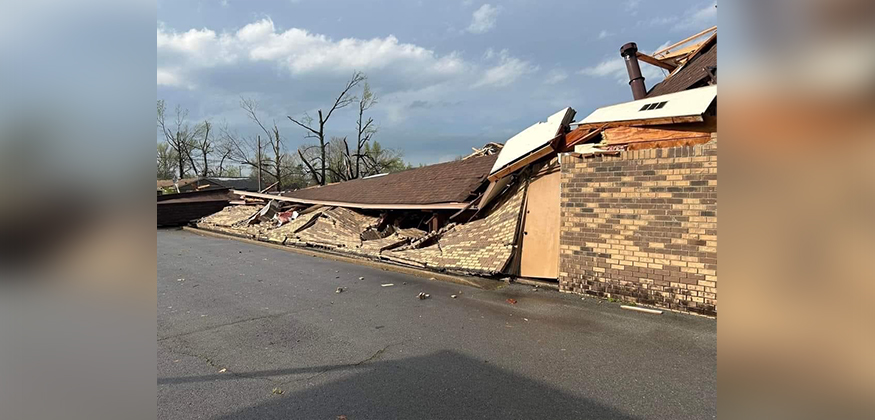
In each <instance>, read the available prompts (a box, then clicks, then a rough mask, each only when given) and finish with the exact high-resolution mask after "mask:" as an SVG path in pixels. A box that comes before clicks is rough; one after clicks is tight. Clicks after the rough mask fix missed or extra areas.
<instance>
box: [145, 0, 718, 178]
mask: <svg viewBox="0 0 875 420" xmlns="http://www.w3.org/2000/svg"><path fill="white" fill-rule="evenodd" d="M714 5H715V1H714V0H704V1H703V0H669V1H661V2H655V1H643V0H628V1H617V2H604V1H567V0H564V1H556V0H508V1H497V0H488V1H477V0H445V1H413V0H370V1H364V0H359V1H356V0H338V1H328V0H320V1H316V0H282V1H281V0H276V1H260V0H176V1H165V0H159V1H158V9H157V96H158V99H163V100H165V101H166V103H167V105H168V109H173V108H174V107H176V106H177V105H180V106H182V107H183V108H186V109H188V110H189V118H190V120H191V121H201V120H205V119H209V120H211V121H212V122H213V123H214V124H218V125H222V124H227V125H228V127H229V128H230V129H232V130H235V131H237V132H238V133H240V134H242V135H249V134H252V135H254V134H255V133H256V130H257V127H255V126H254V125H253V124H252V123H251V122H250V121H249V120H248V119H247V118H246V115H245V114H244V113H243V111H242V110H241V109H240V107H239V103H240V99H241V97H244V98H251V99H255V100H256V101H257V102H258V103H259V111H260V112H261V115H262V117H263V119H264V120H266V121H276V123H277V125H278V126H279V128H280V130H281V134H282V136H283V138H284V140H285V144H286V147H287V148H288V149H289V151H291V152H293V151H294V150H295V149H297V147H298V146H301V145H303V144H305V143H307V142H308V140H306V139H304V135H305V132H304V130H303V129H301V128H299V127H296V126H295V125H294V124H293V123H292V122H291V121H289V120H288V118H287V116H292V117H300V116H302V115H303V114H304V113H306V112H308V113H310V114H311V115H313V114H315V111H316V110H318V109H320V108H321V109H325V110H327V108H329V107H330V106H331V103H332V102H333V100H334V97H335V96H336V95H337V94H338V93H339V92H340V90H341V89H342V87H343V85H344V84H345V82H346V80H348V79H349V78H350V76H351V75H352V74H353V72H355V71H362V72H364V73H365V74H366V75H367V76H368V80H369V83H370V85H371V88H372V90H373V91H374V92H375V93H376V95H377V97H378V103H377V104H376V105H375V106H374V107H373V108H372V110H371V114H370V115H371V116H372V117H373V118H374V120H375V121H376V123H377V126H378V127H379V132H378V133H377V135H376V136H375V137H374V139H375V140H377V141H379V142H380V144H382V145H383V146H384V147H391V148H395V149H399V150H401V151H403V152H404V157H405V160H407V161H409V162H411V163H413V164H420V163H423V164H431V163H438V162H444V161H448V160H452V159H453V158H455V157H457V156H460V155H465V154H468V153H470V152H471V148H472V147H480V146H482V145H484V144H485V143H487V142H490V141H497V142H504V141H506V140H507V139H509V138H510V137H512V136H513V135H514V134H516V133H518V132H519V131H522V130H523V129H525V128H526V127H528V126H530V125H532V124H534V123H536V122H538V121H543V120H545V119H546V118H547V117H548V116H549V115H551V114H553V113H555V112H556V111H559V110H561V109H563V108H565V107H571V108H573V109H575V110H576V111H577V119H582V118H583V117H585V116H586V115H587V114H589V113H590V112H592V111H593V110H595V109H596V108H598V107H601V106H605V105H611V104H615V103H619V102H625V101H629V100H631V99H632V97H631V91H630V89H629V86H628V76H627V75H626V70H625V67H624V64H623V60H622V58H621V57H620V54H619V49H620V46H621V45H623V44H624V43H626V42H636V43H638V47H639V50H641V51H643V52H653V51H655V50H657V49H659V48H661V47H663V46H667V45H670V44H671V43H673V42H677V41H679V40H681V39H684V38H686V37H687V36H689V35H692V34H694V33H696V32H699V31H701V30H703V29H706V28H708V27H710V26H713V25H716V22H717V10H716V8H715V7H714ZM641 66H642V70H643V72H644V75H645V77H646V81H645V83H646V84H647V87H648V88H649V87H651V86H653V85H654V84H655V83H657V82H658V81H659V80H661V79H662V78H663V77H664V74H663V71H662V70H660V69H657V68H655V67H653V66H649V65H647V64H644V63H642V64H641ZM354 121H355V111H354V107H349V108H346V109H344V110H341V111H338V112H337V113H336V114H335V115H334V116H332V118H331V120H330V121H329V123H328V125H327V131H328V135H329V136H350V138H352V137H354V135H355V123H354ZM159 140H160V138H159Z"/></svg>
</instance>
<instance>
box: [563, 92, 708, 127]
mask: <svg viewBox="0 0 875 420" xmlns="http://www.w3.org/2000/svg"><path fill="white" fill-rule="evenodd" d="M715 98H717V85H713V86H706V87H701V88H697V89H690V90H685V91H682V92H675V93H669V94H667V95H660V96H654V97H650V98H645V99H639V100H637V101H632V102H624V103H621V104H617V105H611V106H606V107H603V108H599V109H597V110H595V111H594V112H593V113H592V114H589V116H587V117H586V118H584V119H583V120H582V121H580V122H579V123H575V124H578V125H579V124H592V123H594V124H599V123H609V122H618V121H629V120H643V119H650V118H671V117H688V116H694V115H702V114H704V113H705V111H706V110H707V109H708V107H709V106H710V105H711V102H714V99H715ZM660 102H665V105H664V106H663V107H662V108H660V109H652V110H647V111H641V107H643V106H644V105H647V104H653V103H660Z"/></svg>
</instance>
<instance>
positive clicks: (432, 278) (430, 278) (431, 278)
mask: <svg viewBox="0 0 875 420" xmlns="http://www.w3.org/2000/svg"><path fill="white" fill-rule="evenodd" d="M428 279H429V280H437V279H436V278H434V277H429V278H428Z"/></svg>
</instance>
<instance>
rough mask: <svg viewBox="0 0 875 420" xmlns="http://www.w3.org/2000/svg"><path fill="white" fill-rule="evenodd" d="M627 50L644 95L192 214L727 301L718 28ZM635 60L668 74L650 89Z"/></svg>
mask: <svg viewBox="0 0 875 420" xmlns="http://www.w3.org/2000/svg"><path fill="white" fill-rule="evenodd" d="M702 38H705V39H704V40H701V39H702ZM697 40H698V41H697ZM621 55H622V56H623V58H624V59H625V60H626V63H627V69H628V71H629V77H630V86H631V88H632V92H633V98H634V100H633V101H630V102H626V103H621V104H616V105H612V106H608V107H603V108H599V109H597V110H595V111H594V112H592V113H591V114H589V115H587V116H586V117H585V118H582V119H580V120H579V121H575V120H574V117H575V111H574V110H573V109H571V108H565V109H563V110H560V111H558V112H556V113H554V114H553V115H551V116H550V117H548V118H547V119H546V121H542V122H538V123H536V124H534V125H532V126H530V127H529V128H527V129H525V130H524V131H522V132H520V133H519V134H517V135H515V136H514V137H512V138H510V139H509V140H508V141H507V142H506V143H505V144H504V145H499V144H495V143H492V144H488V145H486V146H485V147H483V148H482V149H477V150H475V152H474V153H473V154H472V155H470V156H468V157H466V158H463V159H461V160H457V161H453V162H447V163H440V164H436V165H430V166H425V167H421V168H415V169H409V170H406V171H402V172H397V173H390V174H381V175H376V176H371V177H367V178H363V179H356V180H351V181H346V182H342V183H336V184H330V185H325V186H319V187H311V188H306V189H301V190H297V191H291V192H286V193H283V194H263V193H254V192H246V191H237V190H234V191H232V192H233V194H234V195H235V196H236V197H239V198H238V199H236V200H234V201H231V204H233V205H230V206H228V207H225V208H224V209H222V210H221V211H219V212H217V213H214V214H212V215H209V216H207V217H204V218H202V219H200V220H198V221H197V222H196V225H197V227H198V228H201V229H206V230H211V231H217V232H222V233H226V234H231V235H236V236H243V237H247V238H252V239H257V240H261V241H267V242H272V243H276V244H282V245H287V246H301V247H316V248H321V249H324V250H327V251H331V252H341V253H346V254H352V255H356V256H359V257H363V258H371V259H379V260H384V261H389V262H392V263H396V264H403V265H406V266H413V267H418V268H422V269H427V270H435V271H441V272H449V273H459V274H467V275H481V276H498V277H511V278H529V279H540V280H546V281H551V282H556V283H558V288H559V289H560V290H561V291H563V292H569V293H579V294H590V295H597V296H603V297H614V298H620V299H623V300H628V301H633V302H637V303H642V304H652V305H657V306H661V307H666V308H670V309H676V310H682V311H690V312H697V313H702V314H708V315H716V308H717V285H716V283H717V273H716V271H717V250H716V248H717V244H716V243H717V216H716V210H717V109H716V108H717V86H716V28H711V29H709V30H707V31H703V32H701V33H699V34H697V35H696V36H694V37H690V38H688V39H686V40H684V41H682V42H680V43H678V44H675V45H672V46H670V47H668V48H666V49H663V50H662V51H658V52H657V53H654V54H652V55H647V54H643V53H640V52H638V51H637V46H635V44H634V43H630V44H626V45H624V46H623V47H622V49H621ZM639 60H640V61H643V62H644V63H648V64H651V65H656V66H659V67H661V68H664V69H666V70H667V71H670V73H669V75H668V77H666V79H665V80H663V81H662V82H661V83H659V84H657V85H656V86H654V87H653V88H651V89H650V90H649V91H648V90H647V89H646V87H645V81H644V77H643V76H642V75H641V71H640V64H639Z"/></svg>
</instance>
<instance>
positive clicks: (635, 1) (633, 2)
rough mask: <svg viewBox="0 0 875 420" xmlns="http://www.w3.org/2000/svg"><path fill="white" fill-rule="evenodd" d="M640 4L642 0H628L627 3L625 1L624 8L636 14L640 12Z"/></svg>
mask: <svg viewBox="0 0 875 420" xmlns="http://www.w3.org/2000/svg"><path fill="white" fill-rule="evenodd" d="M640 4H641V0H627V1H626V2H625V3H623V9H625V10H626V11H627V12H632V14H633V15H634V14H637V13H638V5H640Z"/></svg>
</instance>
